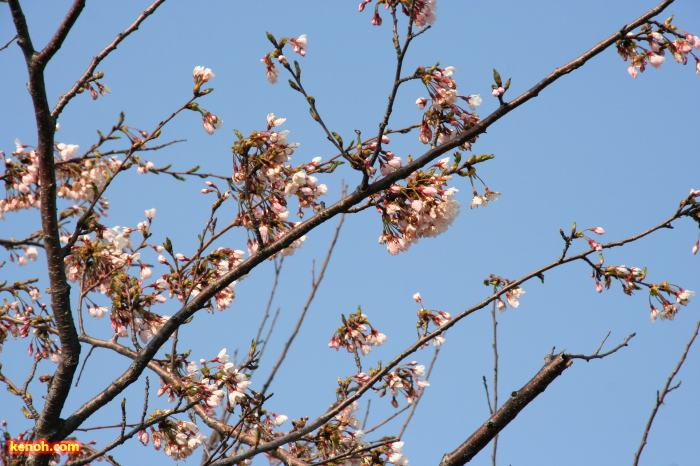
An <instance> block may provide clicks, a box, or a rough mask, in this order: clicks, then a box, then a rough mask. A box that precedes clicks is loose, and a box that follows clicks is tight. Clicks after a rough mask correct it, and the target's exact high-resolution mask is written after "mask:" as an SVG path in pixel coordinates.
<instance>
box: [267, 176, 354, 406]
mask: <svg viewBox="0 0 700 466" xmlns="http://www.w3.org/2000/svg"><path fill="white" fill-rule="evenodd" d="M344 192H345V188H343V193H344ZM344 220H345V214H344V213H343V214H341V215H340V220H338V226H336V227H335V234H334V235H333V239H332V240H331V244H330V245H329V246H328V252H327V253H326V258H325V260H324V261H323V265H322V266H321V271H320V272H319V274H318V278H317V279H316V280H315V281H313V283H312V284H311V292H310V293H309V297H308V298H307V299H306V303H304V307H303V309H302V310H301V314H299V319H298V320H297V324H296V326H295V327H294V330H292V334H291V335H290V336H289V339H288V340H287V342H286V343H285V345H284V348H283V349H282V353H281V354H280V357H279V359H278V360H277V363H275V366H274V367H273V368H272V370H271V371H270V376H269V377H268V379H267V382H265V385H263V388H262V390H261V391H260V392H261V393H263V394H264V393H265V392H266V391H267V389H268V387H269V386H270V384H271V383H272V379H274V378H275V374H276V373H277V370H278V369H279V368H280V366H281V365H282V363H283V362H284V359H285V358H286V357H287V351H288V350H289V347H290V346H291V345H292V342H293V341H294V338H295V337H296V336H297V334H298V333H299V329H300V328H301V324H302V323H303V322H304V317H305V316H306V312H307V311H308V310H309V306H311V303H312V302H313V300H314V297H315V296H316V291H318V287H319V286H320V285H321V282H322V281H323V277H324V275H325V273H326V267H328V263H329V262H330V260H331V254H332V253H333V249H334V248H335V243H336V242H337V241H338V235H339V234H340V228H341V227H342V226H343V221H344Z"/></svg>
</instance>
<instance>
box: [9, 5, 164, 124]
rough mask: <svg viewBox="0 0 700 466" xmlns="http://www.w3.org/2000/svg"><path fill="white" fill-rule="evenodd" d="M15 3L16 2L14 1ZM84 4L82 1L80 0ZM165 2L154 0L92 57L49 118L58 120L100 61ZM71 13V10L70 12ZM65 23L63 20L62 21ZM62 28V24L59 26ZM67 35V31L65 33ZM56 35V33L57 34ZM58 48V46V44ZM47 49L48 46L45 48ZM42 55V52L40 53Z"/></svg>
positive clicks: (59, 100)
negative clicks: (129, 24)
mask: <svg viewBox="0 0 700 466" xmlns="http://www.w3.org/2000/svg"><path fill="white" fill-rule="evenodd" d="M14 1H17V0H14ZM79 1H80V0H76V3H78V2H79ZM82 2H83V3H84V0H82ZM164 2H165V0H156V1H155V2H153V3H152V4H151V6H149V7H148V8H146V9H145V10H144V11H143V13H141V15H140V16H139V17H138V18H136V21H134V22H133V24H132V25H131V26H129V27H128V28H126V29H125V30H124V32H120V33H119V34H118V35H117V37H116V38H115V39H114V40H113V41H112V43H111V44H109V45H108V46H107V47H105V48H104V50H102V51H101V52H100V53H98V54H97V55H96V56H95V57H93V59H92V61H91V62H90V65H89V66H88V68H87V70H85V73H83V75H82V76H81V77H80V79H78V80H77V81H76V82H75V84H73V87H71V88H70V90H69V91H68V92H66V93H65V94H63V95H61V97H60V98H59V99H58V103H57V104H56V106H55V107H54V109H53V111H52V112H51V116H52V117H54V118H58V116H59V115H60V114H61V112H62V111H63V109H64V108H65V106H66V105H67V104H68V102H70V101H71V99H72V98H73V97H75V96H76V95H77V94H78V91H79V90H80V89H81V88H82V87H83V86H84V85H85V83H86V82H88V80H89V79H90V78H91V77H92V75H93V73H94V72H95V69H96V68H97V65H99V64H100V62H101V61H102V60H104V59H105V58H106V57H107V55H109V54H110V53H111V52H113V51H114V50H115V49H116V48H117V46H118V45H119V44H120V43H121V42H122V41H123V40H124V39H126V38H127V36H129V34H131V33H132V32H134V31H136V30H137V29H138V28H139V26H140V25H141V23H142V22H143V21H144V20H145V19H146V18H148V17H149V16H150V15H152V14H153V12H155V11H156V9H157V8H158V7H159V6H160V5H162V4H163V3H164ZM71 11H72V10H71ZM64 23H65V20H64ZM61 26H63V24H62V25H61ZM66 33H67V31H66ZM57 34H58V33H57ZM59 46H60V44H59ZM47 48H48V46H47ZM42 53H43V52H42Z"/></svg>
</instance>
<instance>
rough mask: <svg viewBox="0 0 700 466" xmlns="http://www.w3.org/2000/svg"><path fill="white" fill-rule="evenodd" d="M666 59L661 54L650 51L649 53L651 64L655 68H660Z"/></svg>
mask: <svg viewBox="0 0 700 466" xmlns="http://www.w3.org/2000/svg"><path fill="white" fill-rule="evenodd" d="M664 61H666V57H662V56H661V55H658V54H656V53H650V54H649V63H650V64H651V66H653V67H654V68H660V67H661V64H662V63H663V62H664Z"/></svg>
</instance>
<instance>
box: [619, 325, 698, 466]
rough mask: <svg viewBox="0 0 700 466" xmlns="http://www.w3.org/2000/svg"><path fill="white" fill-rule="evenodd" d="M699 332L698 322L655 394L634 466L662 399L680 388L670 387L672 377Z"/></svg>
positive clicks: (637, 461) (636, 463) (637, 462)
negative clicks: (654, 400)
mask: <svg viewBox="0 0 700 466" xmlns="http://www.w3.org/2000/svg"><path fill="white" fill-rule="evenodd" d="M699 331H700V321H698V323H697V324H696V325H695V330H694V331H693V335H692V336H691V337H690V341H689V342H688V344H687V345H685V350H683V354H682V355H681V358H680V359H679V360H678V364H676V367H675V368H674V369H673V371H671V375H670V376H669V377H668V380H666V385H664V388H663V389H662V390H661V393H659V392H656V403H655V404H654V408H653V409H652V410H651V416H649V420H648V421H647V425H646V427H645V428H644V434H643V435H642V441H641V442H640V444H639V448H638V449H637V452H636V453H635V454H634V462H633V463H632V464H633V465H634V466H637V465H638V464H639V457H640V456H641V454H642V450H644V446H645V445H646V444H647V438H648V437H649V431H650V430H651V425H652V424H653V423H654V418H655V417H656V413H657V412H658V411H659V408H660V407H661V405H662V404H664V398H666V395H668V394H669V393H670V392H672V391H673V390H675V389H676V388H678V387H679V386H680V384H681V383H680V382H678V383H677V384H676V385H674V386H671V384H672V383H673V379H674V377H676V374H678V371H679V370H681V366H682V365H683V363H684V362H685V358H686V356H688V351H690V347H691V346H693V342H694V341H695V338H696V337H697V336H698V332H699Z"/></svg>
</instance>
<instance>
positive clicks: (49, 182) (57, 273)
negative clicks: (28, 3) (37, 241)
mask: <svg viewBox="0 0 700 466" xmlns="http://www.w3.org/2000/svg"><path fill="white" fill-rule="evenodd" d="M9 4H10V10H11V12H12V18H13V21H14V24H15V28H16V29H17V34H18V36H19V44H20V47H21V48H22V50H23V52H24V57H25V61H26V64H27V71H28V72H29V83H28V88H29V94H30V96H31V98H32V103H33V106H34V115H35V118H36V125H37V142H38V143H37V149H36V153H37V155H38V159H39V174H38V177H39V199H40V200H41V206H40V213H41V228H42V232H43V242H44V248H45V250H46V260H47V265H48V273H49V283H50V286H51V308H52V309H51V312H52V314H53V315H54V319H55V322H56V329H57V330H58V335H59V340H60V345H61V359H60V361H59V363H58V368H57V369H56V372H55V374H54V376H53V382H52V384H51V388H50V389H49V392H48V394H47V396H46V402H45V404H44V408H43V410H42V413H41V416H40V417H39V419H38V420H37V422H36V425H35V427H34V432H33V435H34V437H33V438H35V439H40V438H45V439H48V440H53V439H54V438H55V435H56V432H57V430H58V429H59V427H60V415H61V411H62V409H63V406H64V403H65V401H66V398H67V397H68V393H69V392H70V387H71V383H72V380H73V376H74V374H75V371H76V368H77V366H78V362H79V359H80V343H79V342H78V333H77V331H76V328H75V322H74V321H73V315H72V314H71V307H70V286H69V285H68V282H67V279H66V271H65V266H64V263H63V254H62V253H61V243H60V233H59V222H58V218H57V212H58V208H57V205H56V171H55V167H54V131H55V127H56V123H55V120H54V119H53V117H52V116H51V112H50V110H49V104H48V100H47V97H46V86H45V82H44V68H45V67H46V61H42V60H41V59H40V58H39V57H38V56H37V55H36V53H35V52H34V51H33V46H32V42H31V37H30V35H29V28H28V27H27V22H26V19H25V17H24V13H23V12H22V8H21V6H20V4H19V1H18V0H11V1H10V2H9ZM73 22H74V19H73V20H72V21H71V20H69V21H68V22H67V23H64V24H72V23H73ZM65 33H67V31H66V32H65ZM55 45H56V46H60V41H57V42H56V44H55ZM47 462H48V458H47V457H46V455H34V456H31V457H30V459H29V464H34V463H36V464H46V463H47Z"/></svg>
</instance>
